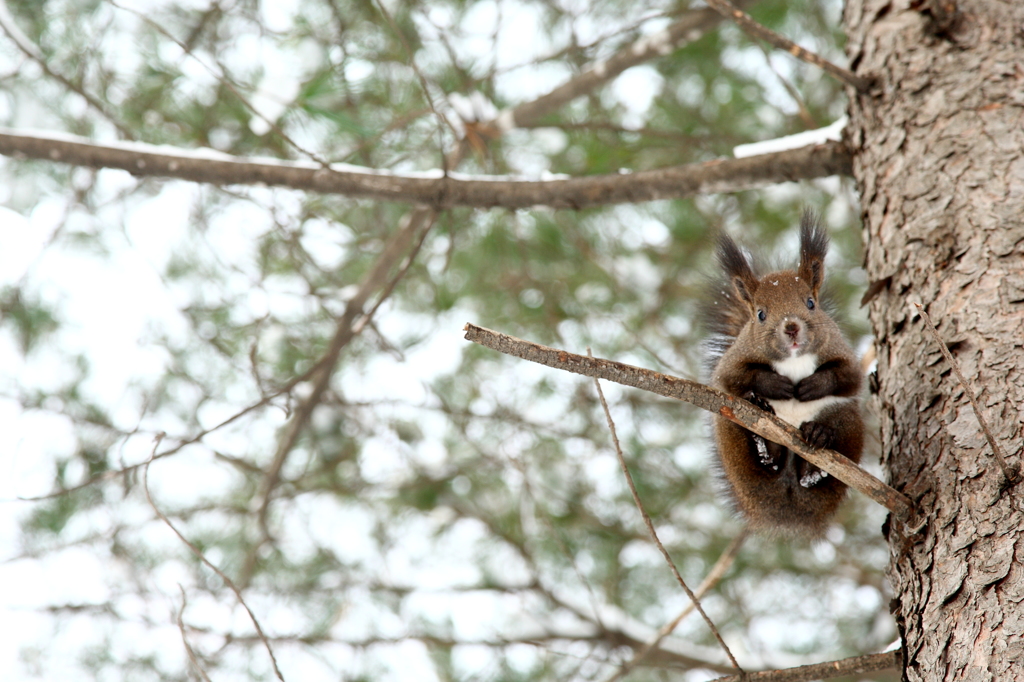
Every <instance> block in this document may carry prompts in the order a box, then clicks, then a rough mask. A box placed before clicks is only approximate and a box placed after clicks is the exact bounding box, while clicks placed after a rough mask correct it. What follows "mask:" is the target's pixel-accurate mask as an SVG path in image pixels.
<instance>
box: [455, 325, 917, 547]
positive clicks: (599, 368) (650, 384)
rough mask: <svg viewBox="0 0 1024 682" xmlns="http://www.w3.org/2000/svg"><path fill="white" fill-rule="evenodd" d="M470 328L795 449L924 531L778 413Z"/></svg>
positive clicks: (907, 504)
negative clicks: (813, 445) (672, 400)
mask: <svg viewBox="0 0 1024 682" xmlns="http://www.w3.org/2000/svg"><path fill="white" fill-rule="evenodd" d="M464 329H465V332H466V340H468V341H472V342H473V343H479V344H480V345H482V346H485V347H487V348H490V349H492V350H496V351H498V352H499V353H505V354H506V355H512V356H515V357H517V358H522V359H523V360H529V361H530V362H536V363H538V364H541V365H547V366H548V367H554V368H556V369H561V370H564V371H566V372H572V373H574V374H582V375H583V376H589V377H596V378H599V379H607V380H608V381H614V382H615V383H618V384H622V385H624V386H632V387H634V388H639V389H642V390H645V391H650V392H651V393H657V394H658V395H663V396H666V397H668V398H675V399H677V400H682V401H684V402H687V403H690V404H691V405H696V406H697V407H699V408H701V409H702V410H707V411H708V412H712V413H714V414H718V415H721V416H723V417H725V418H726V419H729V420H730V421H733V422H735V423H737V424H739V425H740V426H742V427H743V428H745V429H747V430H748V431H752V432H753V433H756V434H757V435H759V436H761V437H762V438H767V439H768V440H770V441H772V442H773V443H778V444H779V445H783V446H785V447H787V448H789V449H790V450H792V451H793V452H795V453H797V454H798V455H800V456H801V457H803V458H804V459H805V460H807V461H808V462H810V463H811V464H813V465H815V466H816V467H818V468H820V469H822V470H824V471H826V472H828V473H829V474H831V475H832V476H835V477H836V478H838V479H839V480H840V481H842V482H843V483H845V484H847V485H849V486H851V487H852V488H855V489H856V490H859V491H860V492H862V493H864V494H865V495H867V496H868V497H870V498H871V499H872V500H874V501H875V502H877V503H878V504H880V505H882V506H883V507H885V508H886V509H888V510H889V511H891V512H892V513H893V515H894V516H895V517H896V518H898V519H899V520H901V521H903V522H904V523H905V524H907V525H908V526H910V527H911V528H917V527H918V525H917V524H916V523H915V513H914V506H913V503H912V502H911V500H910V498H908V497H907V496H906V495H904V494H903V493H901V492H899V491H897V490H894V489H893V488H890V487H889V486H887V485H886V484H885V483H882V482H881V481H880V480H878V479H877V478H875V477H874V476H872V475H871V474H869V473H868V472H867V471H865V470H864V469H861V468H860V467H859V466H857V465H856V464H854V463H853V462H851V461H850V460H849V459H847V458H846V457H843V456H842V455H840V454H839V453H838V452H834V451H832V450H815V449H813V448H811V447H810V446H808V445H807V443H805V442H804V440H803V437H802V436H801V435H800V431H799V430H797V429H795V428H793V427H792V426H790V425H789V424H787V423H786V422H784V421H782V420H781V419H779V418H778V417H776V416H775V415H771V414H768V413H767V412H764V411H762V410H760V409H759V408H757V407H755V406H754V405H752V404H750V403H749V402H747V401H746V400H741V399H740V398H736V397H734V396H731V395H729V394H728V393H724V392H722V391H719V390H718V389H716V388H712V387H710V386H705V385H703V384H699V383H697V382H695V381H688V380H686V379H680V378H678V377H673V376H669V375H667V374H660V373H659V372H655V371H652V370H649V369H643V368H641V367H634V366H632V365H627V364H624V363H621V362H614V361H612V360H604V359H601V358H588V357H587V356H585V355H576V354H575V353H569V352H567V351H564V350H559V349H557V348H549V347H547V346H542V345H540V344H538V343H532V342H530V341H524V340H522V339H517V338H516V337H514V336H509V335H507V334H501V333H499V332H495V331H492V330H490V329H485V328H483V327H478V326H476V325H474V324H467V325H466V326H465V327H464Z"/></svg>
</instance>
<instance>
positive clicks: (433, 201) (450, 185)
mask: <svg viewBox="0 0 1024 682" xmlns="http://www.w3.org/2000/svg"><path fill="white" fill-rule="evenodd" d="M0 154H2V155H4V156H9V157H13V158H18V159H24V158H30V159H44V160H49V161H58V162H61V163H67V164H71V165H74V166H85V167H89V168H119V169H121V170H125V171H128V172H129V173H131V174H132V175H136V176H142V177H146V176H148V177H164V178H177V179H180V180H189V181H192V182H206V183H210V184H214V185H270V186H275V187H289V188H291V189H299V190H305V191H310V192H320V193H323V194H341V195H345V196H349V197H353V198H361V199H379V200H386V201H400V202H408V203H413V204H422V205H426V206H431V207H434V208H438V209H445V208H450V207H454V206H470V207H476V208H492V207H503V208H529V207H532V206H549V207H551V208H568V209H581V208H588V207H593V206H605V205H610V204H623V203H636V202H643V201H655V200H658V199H680V198H684V197H690V196H694V195H697V194H714V193H725V192H739V191H743V190H749V189H756V188H759V187H765V186H768V185H772V184H777V183H780V182H786V181H793V180H810V179H813V178H820V177H826V176H829V175H837V174H846V175H848V174H850V173H851V172H852V161H851V157H850V154H849V152H848V151H847V149H846V148H845V147H844V146H843V145H842V144H840V143H837V142H829V143H826V144H821V145H809V146H806V147H801V148H799V149H790V150H785V151H779V152H774V153H770V154H761V155H757V156H751V157H747V158H742V159H716V160H714V161H706V162H703V163H692V164H686V165H682V166H670V167H668V168H659V169H656V170H647V171H639V172H636V173H618V174H611V175H592V176H584V177H566V176H552V177H550V178H543V179H539V180H535V179H524V178H518V177H512V176H473V175H467V174H463V173H452V172H449V173H448V174H445V173H443V172H442V171H441V170H434V171H426V172H418V173H392V172H388V171H381V170H374V169H370V168H363V167H360V166H352V165H349V164H339V163H335V164H331V165H329V166H324V165H320V164H317V163H314V162H311V161H281V160H277V159H269V158H260V159H248V158H240V157H236V156H231V155H229V154H223V153H221V152H217V151H214V150H212V149H198V150H183V149H180V148H177V147H171V146H165V145H149V144H142V143H137V142H113V143H108V144H96V143H93V142H90V141H89V140H88V139H86V138H82V137H78V136H75V135H66V134H60V133H51V132H40V131H18V130H12V129H10V128H0Z"/></svg>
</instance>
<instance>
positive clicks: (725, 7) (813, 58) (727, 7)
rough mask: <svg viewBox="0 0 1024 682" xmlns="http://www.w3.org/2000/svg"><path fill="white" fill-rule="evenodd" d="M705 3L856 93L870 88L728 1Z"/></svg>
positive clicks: (854, 76) (866, 79)
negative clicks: (852, 88) (834, 78)
mask: <svg viewBox="0 0 1024 682" xmlns="http://www.w3.org/2000/svg"><path fill="white" fill-rule="evenodd" d="M705 2H707V3H708V7H710V8H712V9H713V10H715V11H716V12H718V13H719V14H721V15H722V16H723V17H728V18H729V19H732V20H733V21H735V22H736V25H737V26H739V27H740V28H741V29H743V31H744V32H745V33H747V34H748V35H750V36H752V37H754V38H760V39H761V40H764V41H767V42H769V43H771V44H772V45H774V46H775V47H777V48H779V49H780V50H785V51H786V52H788V53H790V54H791V55H793V56H794V57H796V58H797V59H800V60H802V61H805V62H807V63H808V64H814V65H815V66H817V67H820V68H822V69H824V70H825V71H826V72H827V73H829V74H831V75H833V76H835V77H836V78H838V79H839V80H841V81H843V82H844V83H846V84H847V85H851V86H853V87H854V88H855V89H856V90H857V91H858V92H867V91H868V90H869V89H870V88H871V85H872V83H873V81H872V80H871V79H870V78H863V77H861V76H858V75H856V74H855V73H853V72H852V71H850V70H848V69H844V68H843V67H841V66H836V65H835V64H833V63H832V62H830V61H828V60H827V59H824V58H822V57H819V56H818V55H816V54H814V53H813V52H810V51H809V50H805V49H804V48H802V47H800V46H799V45H797V44H796V43H794V42H793V41H792V40H790V39H789V38H784V37H782V36H780V35H779V34H778V33H776V32H775V31H772V30H771V29H768V28H765V27H764V26H762V25H761V24H759V23H757V22H756V21H754V19H753V18H751V16H750V15H749V14H747V13H746V12H744V11H743V10H741V9H740V8H738V7H736V5H734V4H732V3H731V2H729V0H705Z"/></svg>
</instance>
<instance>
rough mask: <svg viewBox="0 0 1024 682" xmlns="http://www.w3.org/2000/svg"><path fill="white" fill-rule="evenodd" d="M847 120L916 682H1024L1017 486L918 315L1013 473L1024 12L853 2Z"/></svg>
mask: <svg viewBox="0 0 1024 682" xmlns="http://www.w3.org/2000/svg"><path fill="white" fill-rule="evenodd" d="M844 21H845V24H846V30H847V34H848V36H849V44H848V47H847V49H848V51H849V53H850V57H851V65H852V67H853V68H854V69H855V70H856V72H857V73H858V74H860V75H872V76H875V77H877V79H878V81H877V84H876V89H875V91H874V92H873V93H872V94H870V95H862V96H858V97H857V98H856V99H855V100H853V101H852V102H851V106H850V115H851V116H850V118H851V120H850V126H849V128H848V130H849V133H850V143H851V148H852V149H853V150H854V175H855V177H856V179H857V182H858V183H859V185H860V190H861V197H862V202H863V205H862V209H863V217H864V243H865V249H866V253H865V260H866V267H867V271H868V276H869V278H870V280H871V281H872V282H877V283H878V285H879V286H878V287H876V288H875V291H877V292H878V293H877V295H876V297H875V298H874V300H873V301H872V303H871V308H870V314H871V321H872V325H873V327H874V333H875V338H876V344H877V350H878V378H879V385H878V392H877V395H876V396H875V398H874V400H873V403H874V406H875V407H876V408H877V409H878V411H879V415H880V421H881V423H882V452H883V454H882V457H883V464H884V466H885V468H886V469H887V472H888V475H889V477H890V480H891V483H892V485H893V486H894V487H895V488H896V489H898V490H901V491H903V492H904V493H907V494H908V495H909V496H910V497H911V498H912V499H914V500H915V501H916V503H917V504H919V505H920V507H921V510H922V511H923V512H924V513H925V514H926V516H927V525H925V527H924V528H923V529H922V530H921V531H920V532H918V533H916V534H915V533H912V532H910V531H909V530H908V529H906V528H905V527H902V526H901V524H898V523H896V522H892V523H891V527H890V528H889V535H888V539H889V543H890V547H891V560H890V567H889V578H890V582H891V584H892V587H893V590H894V592H895V595H896V598H895V599H894V600H893V613H894V614H895V616H896V620H897V623H898V624H899V626H900V630H901V631H902V633H903V638H904V646H905V656H904V661H905V666H906V668H905V673H904V679H907V680H912V681H913V680H929V681H931V680H1000V681H1004V680H1024V642H1022V637H1021V636H1022V633H1024V605H1022V603H1021V602H1022V599H1024V568H1022V560H1024V541H1022V535H1024V513H1022V496H1024V485H1020V486H1017V487H1012V486H1007V485H1005V484H1004V482H1005V479H1004V478H1003V476H1002V475H1001V472H1000V468H999V466H998V465H997V463H996V461H995V460H994V458H993V453H992V450H991V448H990V447H989V446H988V444H987V442H986V440H985V437H984V436H983V434H982V432H981V430H980V428H979V425H978V421H977V419H976V418H975V415H974V413H973V412H972V410H971V407H970V405H969V404H968V400H967V397H966V395H965V392H964V390H963V389H962V388H961V387H960V386H959V385H958V383H957V381H956V379H955V377H954V376H953V375H952V373H951V372H950V368H949V366H948V364H947V363H946V361H945V360H944V359H943V358H942V357H941V356H940V354H939V349H938V347H937V346H936V342H935V341H934V339H933V338H931V336H930V334H929V333H928V331H927V330H926V329H925V327H924V324H923V321H922V319H921V318H920V316H919V315H917V314H916V313H915V309H914V308H913V306H912V304H913V303H915V302H916V303H920V304H922V305H923V306H924V307H925V310H927V311H928V313H929V314H930V315H931V317H932V319H933V320H934V321H935V323H936V325H937V327H938V329H939V334H940V336H941V337H942V340H943V342H944V343H946V344H947V345H948V346H949V347H950V349H951V350H952V351H953V354H954V356H956V358H957V359H958V361H959V362H960V364H961V366H962V368H963V370H964V373H965V374H966V375H967V376H968V377H969V378H972V379H973V381H974V382H975V388H976V389H977V392H978V395H979V401H980V403H981V406H982V410H983V413H984V416H985V418H986V420H987V421H988V423H989V425H990V426H991V428H992V430H993V431H994V433H995V435H996V438H997V440H998V442H999V444H1000V445H1001V447H1002V448H1003V449H1004V451H1005V452H1006V454H1007V457H1008V459H1009V461H1010V462H1011V463H1013V462H1019V461H1020V459H1021V454H1022V444H1021V436H1022V434H1021V415H1022V410H1024V2H1021V1H1020V0H848V2H847V7H846V10H845V16H844Z"/></svg>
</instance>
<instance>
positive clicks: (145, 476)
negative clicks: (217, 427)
mask: <svg viewBox="0 0 1024 682" xmlns="http://www.w3.org/2000/svg"><path fill="white" fill-rule="evenodd" d="M159 446H160V438H157V440H156V443H154V444H153V453H154V454H155V453H156V449H157V448H158V447H159ZM152 462H153V458H152V457H150V459H149V460H147V461H146V463H145V465H144V466H143V467H142V489H143V490H144V491H145V492H146V501H147V502H149V506H150V507H152V508H153V512H154V513H155V514H156V515H157V517H158V518H159V519H160V520H161V521H163V522H164V523H165V524H166V525H167V527H168V528H170V529H171V530H172V531H173V532H174V534H175V535H177V536H178V539H179V540H181V542H182V543H183V544H184V545H185V546H186V547H188V548H189V549H190V550H191V551H192V553H193V554H194V555H195V556H196V558H197V559H199V560H200V561H201V562H203V565H205V566H206V567H207V568H209V569H210V570H211V571H213V572H214V573H216V574H217V577H219V578H220V579H221V580H223V581H224V584H225V585H227V586H228V587H229V588H231V591H232V592H234V593H235V597H236V598H237V599H238V603H239V604H241V605H242V607H243V608H244V609H245V611H246V613H248V614H249V618H250V620H252V624H253V626H254V627H255V628H256V634H257V635H259V638H260V641H261V642H263V646H265V647H266V648H267V653H268V654H270V662H271V664H272V665H273V666H274V674H275V675H277V679H279V680H281V682H284V676H283V675H282V674H281V669H280V668H279V667H278V666H277V657H275V656H274V649H273V648H272V647H271V646H270V641H269V640H268V639H267V635H266V634H265V633H264V632H263V628H262V627H260V621H259V620H258V619H257V618H256V614H255V613H253V612H252V609H250V608H249V605H248V604H247V603H246V601H245V598H244V597H243V596H242V591H241V590H239V589H238V587H237V586H236V585H235V583H234V582H232V581H231V578H229V577H228V576H227V574H226V573H224V571H222V570H220V569H219V568H217V567H216V566H215V565H214V564H213V563H212V562H211V561H210V560H209V559H207V558H206V555H204V554H203V553H202V551H201V550H200V549H199V548H198V547H196V546H195V545H193V544H192V543H191V542H190V541H189V540H188V539H187V538H186V537H185V536H184V535H182V534H181V531H179V530H178V529H177V528H176V527H175V526H174V524H173V523H171V520H170V519H169V518H167V516H165V515H164V513H163V512H162V511H160V508H159V507H157V506H156V503H155V502H154V501H153V496H152V495H151V494H150V492H149V465H150V464H151V463H152Z"/></svg>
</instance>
